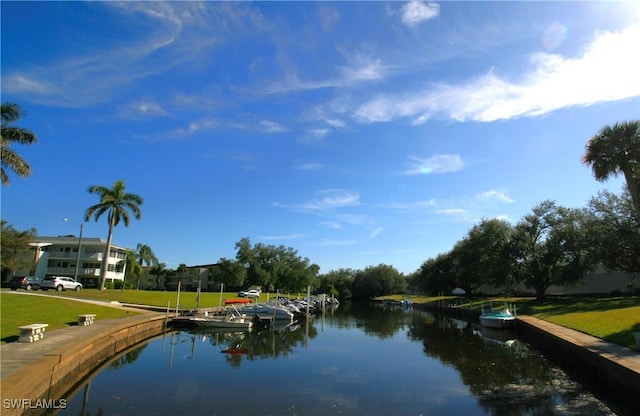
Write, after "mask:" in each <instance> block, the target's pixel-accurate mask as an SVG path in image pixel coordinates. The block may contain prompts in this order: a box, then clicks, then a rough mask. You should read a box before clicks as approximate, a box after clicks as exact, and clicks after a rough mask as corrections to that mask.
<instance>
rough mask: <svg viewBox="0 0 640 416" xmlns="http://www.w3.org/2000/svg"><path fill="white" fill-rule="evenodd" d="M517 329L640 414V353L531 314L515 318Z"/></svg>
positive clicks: (525, 338)
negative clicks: (516, 319)
mask: <svg viewBox="0 0 640 416" xmlns="http://www.w3.org/2000/svg"><path fill="white" fill-rule="evenodd" d="M517 331H518V337H521V338H522V339H523V340H524V341H525V342H528V343H529V344H531V345H534V346H535V347H536V348H538V349H539V350H541V351H542V352H544V353H545V355H547V356H548V357H550V358H551V359H552V360H554V361H556V362H558V363H561V364H562V365H563V366H566V367H567V368H569V369H570V370H571V371H572V372H574V373H575V374H576V375H577V376H578V377H580V378H581V379H582V380H583V382H586V383H588V384H591V385H593V386H595V388H596V389H597V390H600V391H602V392H605V393H606V394H607V395H608V396H609V397H611V398H612V399H613V400H614V402H618V403H621V404H623V405H624V407H625V408H627V407H629V408H630V409H631V410H632V411H633V412H634V413H635V414H640V352H638V351H634V350H632V349H629V348H625V347H621V346H619V345H616V344H611V343H609V342H606V341H603V340H601V339H599V338H594V337H592V336H590V335H587V334H583V333H581V332H578V331H574V330H571V329H568V328H565V327H561V326H558V325H555V324H552V323H550V322H547V321H544V320H542V319H538V318H534V317H532V316H520V317H518V323H517Z"/></svg>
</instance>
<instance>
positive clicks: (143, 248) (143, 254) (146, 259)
mask: <svg viewBox="0 0 640 416" xmlns="http://www.w3.org/2000/svg"><path fill="white" fill-rule="evenodd" d="M136 259H137V260H138V264H139V265H140V266H143V265H144V263H146V264H147V266H155V265H156V264H158V258H157V257H156V255H155V254H154V253H153V250H152V249H151V247H149V246H148V245H146V244H142V243H138V246H137V247H136Z"/></svg>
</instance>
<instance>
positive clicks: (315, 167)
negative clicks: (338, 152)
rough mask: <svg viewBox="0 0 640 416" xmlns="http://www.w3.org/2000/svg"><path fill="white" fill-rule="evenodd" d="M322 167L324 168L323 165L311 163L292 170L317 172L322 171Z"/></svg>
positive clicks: (295, 166)
mask: <svg viewBox="0 0 640 416" xmlns="http://www.w3.org/2000/svg"><path fill="white" fill-rule="evenodd" d="M322 167H323V166H322V164H321V163H313V162H309V163H301V164H298V165H294V166H292V169H295V170H310V171H316V170H320V169H322Z"/></svg>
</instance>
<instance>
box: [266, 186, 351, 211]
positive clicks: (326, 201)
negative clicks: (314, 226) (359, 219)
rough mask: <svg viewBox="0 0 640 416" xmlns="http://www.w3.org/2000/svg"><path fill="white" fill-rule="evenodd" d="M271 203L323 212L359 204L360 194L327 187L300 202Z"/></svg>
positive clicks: (289, 207)
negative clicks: (315, 195)
mask: <svg viewBox="0 0 640 416" xmlns="http://www.w3.org/2000/svg"><path fill="white" fill-rule="evenodd" d="M273 205H274V206H277V207H281V208H286V209H291V210H294V211H301V212H325V211H332V210H335V209H340V208H345V207H353V206H358V205H360V194H359V193H357V192H354V191H349V190H345V189H328V190H323V191H319V192H318V193H317V198H315V199H313V200H311V201H307V202H304V203H302V204H293V205H288V204H281V203H279V202H274V204H273Z"/></svg>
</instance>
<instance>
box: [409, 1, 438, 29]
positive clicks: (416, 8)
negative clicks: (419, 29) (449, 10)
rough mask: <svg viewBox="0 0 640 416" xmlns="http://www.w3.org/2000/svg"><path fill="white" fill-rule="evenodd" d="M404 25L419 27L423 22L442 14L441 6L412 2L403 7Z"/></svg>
mask: <svg viewBox="0 0 640 416" xmlns="http://www.w3.org/2000/svg"><path fill="white" fill-rule="evenodd" d="M401 13H402V23H404V24H405V25H407V26H410V27H413V26H417V25H419V24H420V23H422V22H425V21H427V20H430V19H433V18H434V17H436V16H438V14H439V13H440V6H439V5H438V4H437V3H435V2H431V1H430V2H424V1H421V0H411V1H410V2H409V3H407V4H405V5H404V6H402V9H401Z"/></svg>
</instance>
